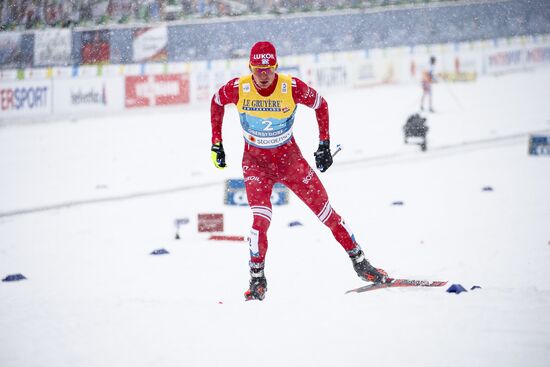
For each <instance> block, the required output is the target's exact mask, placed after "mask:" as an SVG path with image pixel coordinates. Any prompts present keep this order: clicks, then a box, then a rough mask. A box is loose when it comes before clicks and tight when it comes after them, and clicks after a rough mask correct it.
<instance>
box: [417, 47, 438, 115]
mask: <svg viewBox="0 0 550 367" xmlns="http://www.w3.org/2000/svg"><path fill="white" fill-rule="evenodd" d="M434 68H435V56H432V57H430V66H429V68H428V70H424V71H423V72H422V98H420V110H421V111H424V99H425V98H426V97H428V108H429V111H430V112H434V109H433V105H432V84H433V83H434V82H435V74H434Z"/></svg>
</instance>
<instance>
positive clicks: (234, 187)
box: [224, 179, 289, 206]
mask: <svg viewBox="0 0 550 367" xmlns="http://www.w3.org/2000/svg"><path fill="white" fill-rule="evenodd" d="M224 193H225V197H224V204H225V205H237V206H245V205H248V199H247V197H246V188H245V184H244V180H242V179H230V180H226V181H225V191H224ZM288 198H289V193H288V188H287V187H286V186H285V185H283V184H281V183H276V184H275V185H274V186H273V191H272V192H271V198H270V200H271V204H273V205H286V204H288Z"/></svg>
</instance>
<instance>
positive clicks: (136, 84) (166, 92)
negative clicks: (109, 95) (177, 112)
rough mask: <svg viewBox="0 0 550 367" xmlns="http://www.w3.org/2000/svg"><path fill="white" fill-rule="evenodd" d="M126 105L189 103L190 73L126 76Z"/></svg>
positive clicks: (130, 106) (143, 105)
mask: <svg viewBox="0 0 550 367" xmlns="http://www.w3.org/2000/svg"><path fill="white" fill-rule="evenodd" d="M125 84H126V101H125V104H126V107H127V108H132V107H148V106H167V105H176V104H186V103H189V75H187V74H165V75H142V76H127V77H126V83H125Z"/></svg>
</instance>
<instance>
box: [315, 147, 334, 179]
mask: <svg viewBox="0 0 550 367" xmlns="http://www.w3.org/2000/svg"><path fill="white" fill-rule="evenodd" d="M314 155H315V164H316V165H317V168H318V169H319V171H321V172H325V171H326V170H327V169H328V168H329V167H330V166H332V154H331V153H330V141H329V140H323V141H321V142H319V148H318V149H317V151H316V152H315V153H314Z"/></svg>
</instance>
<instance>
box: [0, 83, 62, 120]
mask: <svg viewBox="0 0 550 367" xmlns="http://www.w3.org/2000/svg"><path fill="white" fill-rule="evenodd" d="M51 111H52V82H51V80H42V81H38V80H37V81H33V80H21V81H17V82H15V81H14V82H2V84H0V119H2V120H3V119H4V118H8V117H14V116H26V115H46V114H49V113H51Z"/></svg>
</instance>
